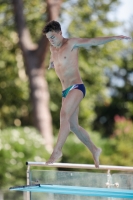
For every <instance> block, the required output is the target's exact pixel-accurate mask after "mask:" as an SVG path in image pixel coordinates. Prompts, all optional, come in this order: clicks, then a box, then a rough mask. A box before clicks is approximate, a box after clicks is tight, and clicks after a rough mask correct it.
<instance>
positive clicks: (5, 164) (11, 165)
mask: <svg viewBox="0 0 133 200" xmlns="http://www.w3.org/2000/svg"><path fill="white" fill-rule="evenodd" d="M44 145H45V143H44V140H42V136H41V135H40V134H39V133H38V132H37V131H36V129H34V128H30V127H24V128H7V129H4V130H3V131H2V132H1V137H0V159H1V161H2V162H1V165H0V188H1V189H2V190H3V191H5V188H6V191H5V195H4V196H5V199H7V198H6V196H8V195H9V193H7V190H8V188H9V187H11V186H15V185H24V184H25V183H26V165H25V163H26V161H31V160H34V161H44V162H45V160H47V158H48V151H47V150H46V148H44Z"/></svg>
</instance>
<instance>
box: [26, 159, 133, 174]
mask: <svg viewBox="0 0 133 200" xmlns="http://www.w3.org/2000/svg"><path fill="white" fill-rule="evenodd" d="M26 165H28V166H29V167H30V166H42V167H58V168H73V169H95V170H97V169H98V170H116V171H128V172H129V171H130V172H131V171H133V167H131V166H130V167H127V166H126V167H125V166H113V165H99V168H96V167H95V165H89V164H74V163H53V164H49V165H47V164H46V163H45V162H31V161H28V162H26Z"/></svg>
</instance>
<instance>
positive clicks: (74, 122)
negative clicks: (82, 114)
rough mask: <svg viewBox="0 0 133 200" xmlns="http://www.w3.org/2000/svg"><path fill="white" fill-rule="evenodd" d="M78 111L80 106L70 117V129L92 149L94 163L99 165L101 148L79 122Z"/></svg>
mask: <svg viewBox="0 0 133 200" xmlns="http://www.w3.org/2000/svg"><path fill="white" fill-rule="evenodd" d="M78 112H79V108H77V109H76V110H75V112H74V113H73V115H72V116H71V118H70V129H71V131H72V132H73V133H75V134H76V135H77V137H78V138H79V139H80V140H81V142H83V143H84V144H85V145H86V146H87V148H88V149H89V150H90V151H91V153H92V155H93V159H94V163H95V166H96V167H99V156H100V153H101V149H100V148H97V147H96V146H95V145H94V143H93V142H92V141H91V138H90V136H89V134H88V133H87V132H86V130H84V129H83V128H82V127H81V126H79V123H78Z"/></svg>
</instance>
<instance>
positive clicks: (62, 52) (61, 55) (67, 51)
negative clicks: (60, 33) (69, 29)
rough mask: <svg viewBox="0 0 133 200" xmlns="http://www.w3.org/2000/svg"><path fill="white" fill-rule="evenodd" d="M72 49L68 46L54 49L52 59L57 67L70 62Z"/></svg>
mask: <svg viewBox="0 0 133 200" xmlns="http://www.w3.org/2000/svg"><path fill="white" fill-rule="evenodd" d="M71 54H72V52H71V48H70V47H69V46H68V45H65V46H64V47H62V48H60V49H56V48H54V49H53V51H52V57H53V61H54V64H55V65H64V64H65V63H67V62H68V61H69V58H70V56H71Z"/></svg>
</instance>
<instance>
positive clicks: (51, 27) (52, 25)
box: [42, 21, 61, 34]
mask: <svg viewBox="0 0 133 200" xmlns="http://www.w3.org/2000/svg"><path fill="white" fill-rule="evenodd" d="M49 31H55V32H59V31H61V25H60V24H59V22H57V21H50V22H48V23H47V24H46V26H45V27H44V29H43V31H42V32H43V33H44V34H46V33H48V32H49Z"/></svg>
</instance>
